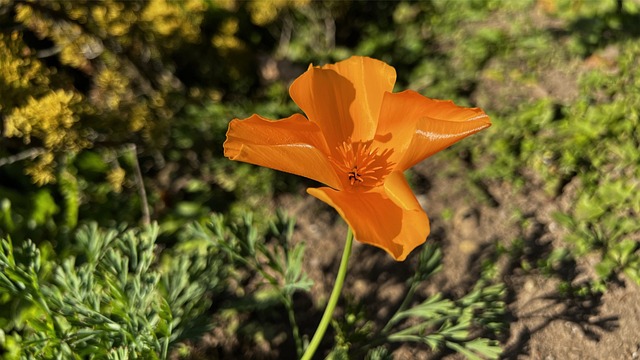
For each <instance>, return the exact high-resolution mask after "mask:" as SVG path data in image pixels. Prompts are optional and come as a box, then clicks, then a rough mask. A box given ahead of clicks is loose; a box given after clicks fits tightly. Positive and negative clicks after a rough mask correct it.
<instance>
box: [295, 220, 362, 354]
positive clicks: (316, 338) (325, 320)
mask: <svg viewBox="0 0 640 360" xmlns="http://www.w3.org/2000/svg"><path fill="white" fill-rule="evenodd" d="M352 244H353V232H352V231H351V228H349V231H347V241H346V243H345V245H344V252H343V253H342V260H341V261H340V268H339V269H338V275H337V276H336V282H335V284H334V285H333V290H332V291H331V296H330V297H329V302H328V303H327V307H326V308H325V309H324V314H322V319H321V320H320V324H319V325H318V328H317V329H316V333H315V334H313V338H312V339H311V342H310V343H309V346H308V347H307V350H306V351H305V352H304V355H302V360H310V359H311V357H313V354H315V352H316V350H317V349H318V345H320V341H322V338H323V337H324V333H325V331H327V327H328V326H329V322H331V317H332V316H333V310H334V309H335V307H336V304H337V303H338V298H339V297H340V292H341V291H342V285H343V284H344V278H345V277H346V275H347V264H348V263H349V255H351V245H352Z"/></svg>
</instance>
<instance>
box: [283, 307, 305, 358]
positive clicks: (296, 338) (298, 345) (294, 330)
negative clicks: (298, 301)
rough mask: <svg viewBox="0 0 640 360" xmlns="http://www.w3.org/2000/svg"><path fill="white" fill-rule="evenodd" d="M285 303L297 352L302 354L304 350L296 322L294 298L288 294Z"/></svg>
mask: <svg viewBox="0 0 640 360" xmlns="http://www.w3.org/2000/svg"><path fill="white" fill-rule="evenodd" d="M284 305H285V307H286V308H287V314H288V315H289V323H291V332H292V333H293V340H294V341H295V343H296V354H298V356H300V355H301V354H302V350H303V347H302V339H301V338H300V330H299V329H298V323H297V322H296V315H295V313H294V312H293V299H292V298H291V296H286V297H285V298H284Z"/></svg>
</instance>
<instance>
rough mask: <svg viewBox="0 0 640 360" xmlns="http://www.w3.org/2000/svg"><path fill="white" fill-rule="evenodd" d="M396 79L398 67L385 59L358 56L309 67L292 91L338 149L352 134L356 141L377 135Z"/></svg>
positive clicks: (292, 94)
mask: <svg viewBox="0 0 640 360" xmlns="http://www.w3.org/2000/svg"><path fill="white" fill-rule="evenodd" d="M395 79H396V72H395V70H394V69H393V68H392V67H390V66H389V65H387V64H385V63H384V62H382V61H379V60H375V59H371V58H366V57H359V56H354V57H351V58H349V59H347V60H344V61H341V62H338V63H336V64H329V65H325V66H323V67H309V70H307V71H306V72H305V73H304V74H302V75H301V76H300V77H298V78H297V79H296V80H295V81H294V82H293V84H291V87H290V89H289V93H290V95H291V98H292V99H293V101H295V102H296V104H298V106H299V107H300V108H301V109H302V110H303V111H304V112H305V114H306V115H307V116H308V117H309V120H311V121H313V122H315V123H317V124H318V125H319V126H320V128H321V129H322V132H323V133H324V134H325V138H326V139H327V142H328V144H329V146H330V147H331V148H334V147H337V146H339V145H341V144H342V142H343V141H346V140H347V139H348V138H349V137H350V138H351V140H352V141H354V142H357V141H368V140H371V139H372V138H373V135H374V134H375V129H376V127H377V121H378V115H379V112H380V108H381V105H382V98H383V96H384V93H385V92H386V91H392V90H393V85H394V83H395Z"/></svg>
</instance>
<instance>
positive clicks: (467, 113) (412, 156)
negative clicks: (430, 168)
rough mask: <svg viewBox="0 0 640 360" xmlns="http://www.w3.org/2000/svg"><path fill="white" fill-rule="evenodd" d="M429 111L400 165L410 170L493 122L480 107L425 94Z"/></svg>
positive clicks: (399, 167) (400, 169)
mask: <svg viewBox="0 0 640 360" xmlns="http://www.w3.org/2000/svg"><path fill="white" fill-rule="evenodd" d="M424 99H425V100H424V102H425V105H428V104H431V105H432V106H431V109H429V107H428V106H426V107H425V108H426V109H427V111H426V112H425V114H424V117H422V118H421V119H420V120H419V121H418V124H417V126H416V130H415V133H414V134H413V137H412V138H411V143H410V145H409V147H408V148H407V149H406V150H405V151H404V154H403V156H402V159H401V160H400V161H399V163H398V165H397V167H396V169H397V170H398V171H403V170H406V169H408V168H410V167H412V166H413V165H415V164H417V163H419V162H420V161H422V160H424V159H425V158H427V157H429V156H431V155H433V154H435V153H437V152H438V151H441V150H443V149H445V148H447V147H449V146H451V145H453V144H454V143H456V142H458V141H459V140H462V139H464V138H465V137H467V136H469V135H472V134H475V133H477V132H478V131H480V130H482V129H485V128H488V127H489V126H491V121H490V120H489V116H487V114H485V113H484V111H482V110H481V109H478V108H463V107H459V106H456V105H454V104H453V102H451V101H439V100H432V99H428V98H424Z"/></svg>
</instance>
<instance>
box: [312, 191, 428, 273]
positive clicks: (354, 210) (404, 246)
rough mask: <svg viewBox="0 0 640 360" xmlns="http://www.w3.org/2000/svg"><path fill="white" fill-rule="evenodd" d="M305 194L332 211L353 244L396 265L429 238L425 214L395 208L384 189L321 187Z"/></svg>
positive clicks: (395, 203) (398, 207) (417, 210)
mask: <svg viewBox="0 0 640 360" xmlns="http://www.w3.org/2000/svg"><path fill="white" fill-rule="evenodd" d="M307 192H308V193H309V194H311V195H313V196H315V197H316V198H318V199H320V200H322V201H324V202H326V203H327V204H329V205H331V206H332V207H333V208H335V209H336V211H338V213H339V214H340V216H342V218H343V219H344V220H345V221H346V222H347V224H349V226H350V227H351V229H352V230H353V234H354V236H355V239H356V240H358V241H360V242H363V243H365V244H369V245H373V246H376V247H379V248H381V249H383V250H385V251H386V252H387V253H389V255H391V256H392V257H393V258H394V259H395V260H397V261H402V260H404V259H406V257H407V255H409V253H410V252H411V251H412V250H413V249H415V248H416V247H418V246H419V245H421V244H423V243H424V242H425V241H426V239H427V235H429V218H428V217H427V214H425V212H424V211H423V210H422V209H421V208H420V209H407V208H405V207H403V206H402V205H401V204H398V203H397V202H395V201H394V200H393V198H394V196H391V195H390V194H389V193H388V190H387V189H385V188H382V187H379V188H374V189H373V190H371V191H367V192H347V191H336V190H333V189H330V188H326V187H323V188H310V189H307ZM399 192H401V193H402V192H404V190H400V191H399Z"/></svg>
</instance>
